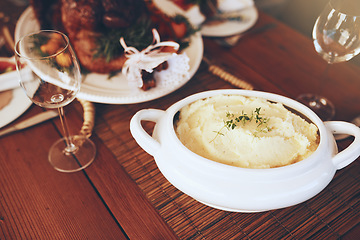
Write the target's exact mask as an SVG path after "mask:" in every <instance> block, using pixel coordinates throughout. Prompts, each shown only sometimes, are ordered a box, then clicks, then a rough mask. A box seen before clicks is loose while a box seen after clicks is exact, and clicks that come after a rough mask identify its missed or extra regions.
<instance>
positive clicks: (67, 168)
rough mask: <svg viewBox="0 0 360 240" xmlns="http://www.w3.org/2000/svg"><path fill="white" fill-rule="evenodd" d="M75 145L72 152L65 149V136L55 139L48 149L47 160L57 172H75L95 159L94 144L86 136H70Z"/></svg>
mask: <svg viewBox="0 0 360 240" xmlns="http://www.w3.org/2000/svg"><path fill="white" fill-rule="evenodd" d="M70 138H71V141H72V142H73V144H74V145H75V146H76V147H75V148H76V150H74V151H73V152H69V151H66V150H65V149H66V141H65V138H61V139H59V140H58V141H56V142H55V143H54V144H53V145H52V146H51V148H50V151H49V162H50V163H51V165H52V166H53V167H54V168H55V169H56V170H58V171H59V172H66V173H70V172H77V171H80V170H83V169H84V168H86V167H87V166H89V165H90V164H91V163H92V162H93V161H94V159H95V155H96V147H95V144H94V143H93V142H92V141H91V140H90V139H89V138H87V137H86V136H81V135H77V136H70Z"/></svg>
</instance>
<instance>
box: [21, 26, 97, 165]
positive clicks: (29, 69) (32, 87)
mask: <svg viewBox="0 0 360 240" xmlns="http://www.w3.org/2000/svg"><path fill="white" fill-rule="evenodd" d="M15 59H16V67H17V71H18V73H19V75H20V85H21V87H22V88H23V89H24V91H25V93H26V95H27V96H28V97H29V98H30V99H31V100H32V101H33V102H34V103H35V104H37V105H38V106H40V107H44V108H57V109H58V111H59V116H60V120H61V125H62V128H63V133H64V137H63V138H61V139H59V140H58V141H56V142H55V143H54V144H53V145H52V146H51V148H50V150H49V161H50V163H51V164H52V166H53V167H54V168H55V169H56V170H58V171H61V172H76V171H79V170H82V169H84V168H86V167H87V166H89V165H90V164H91V163H92V162H93V160H94V158H95V154H96V147H95V145H94V143H93V142H92V141H91V140H90V139H88V138H87V137H86V136H80V135H79V136H70V134H69V129H68V126H67V122H66V118H65V115H64V109H63V107H64V106H66V105H68V104H69V103H71V102H72V101H73V100H74V98H75V96H76V94H77V93H78V92H79V91H80V84H81V73H80V67H79V63H78V60H77V58H76V56H75V53H74V51H73V49H72V47H71V45H70V42H69V39H68V37H67V36H66V35H65V34H63V33H61V32H58V31H53V30H42V31H39V32H35V33H31V34H29V35H26V36H24V37H22V38H21V39H20V40H19V41H18V42H17V43H16V45H15Z"/></svg>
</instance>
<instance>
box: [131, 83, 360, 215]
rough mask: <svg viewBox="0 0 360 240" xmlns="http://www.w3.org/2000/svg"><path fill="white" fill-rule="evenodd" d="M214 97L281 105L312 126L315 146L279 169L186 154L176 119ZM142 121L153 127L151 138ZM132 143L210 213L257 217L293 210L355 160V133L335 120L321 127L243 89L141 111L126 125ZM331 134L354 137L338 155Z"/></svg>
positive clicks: (359, 145)
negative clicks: (239, 97) (188, 107)
mask: <svg viewBox="0 0 360 240" xmlns="http://www.w3.org/2000/svg"><path fill="white" fill-rule="evenodd" d="M218 94H239V95H243V96H254V97H261V98H265V99H268V100H270V101H274V102H280V103H283V104H284V105H285V106H287V107H289V108H291V109H294V110H296V111H298V112H300V113H302V114H303V115H304V116H306V117H307V118H308V119H309V120H310V121H312V122H313V123H314V124H315V125H317V127H318V129H319V134H320V143H319V146H318V148H317V150H316V151H315V152H314V153H313V154H312V155H311V156H310V157H308V158H306V159H304V160H302V161H300V162H297V163H294V164H291V165H288V166H284V167H278V168H271V169H246V168H239V167H233V166H229V165H225V164H221V163H218V162H215V161H212V160H208V159H206V158H203V157H201V156H199V155H197V154H195V153H193V152H191V151H190V150H189V149H187V148H186V147H185V146H184V145H183V144H182V143H181V142H180V140H179V139H178V137H177V136H176V133H175V130H174V126H173V122H174V116H175V114H176V113H177V112H178V111H179V110H180V109H181V108H182V107H184V106H185V105H188V104H190V103H192V102H194V101H196V100H198V99H203V98H207V97H210V96H214V95H218ZM141 121H152V122H155V123H156V124H155V127H154V132H153V134H152V136H150V135H149V134H148V133H147V132H146V131H145V130H144V129H143V127H142V125H141ZM130 130H131V133H132V135H133V137H134V139H135V140H136V142H137V143H138V144H139V145H140V146H141V147H142V148H143V149H144V150H145V151H146V152H148V153H149V154H150V155H152V156H154V158H155V161H156V164H157V166H158V168H159V169H160V171H161V172H162V174H163V175H164V176H165V178H166V179H167V180H168V181H169V182H170V183H171V184H173V185H174V186H175V187H176V188H178V189H179V190H180V191H182V192H184V193H185V194H187V195H189V196H191V197H193V198H194V199H196V200H198V201H199V202H202V203H204V204H206V205H208V206H212V207H214V208H218V209H222V210H227V211H236V212H258V211H267V210H272V209H278V208H284V207H288V206H292V205H295V204H298V203H301V202H303V201H306V200H308V199H310V198H311V197H313V196H315V195H316V194H318V193H319V192H320V191H322V190H323V189H324V188H325V187H326V186H327V185H328V184H329V182H330V181H331V180H332V178H333V176H334V174H335V172H336V170H338V169H341V168H343V167H345V166H347V165H349V164H350V163H351V162H353V161H354V160H356V159H357V158H358V157H359V156H360V128H358V127H357V126H355V125H353V124H351V123H347V122H340V121H329V122H325V123H324V122H322V121H321V120H320V118H319V117H318V116H317V115H316V114H315V113H314V112H313V111H311V110H310V109H309V108H307V107H305V106H304V105H302V104H300V103H299V102H297V101H294V100H292V99H289V98H287V97H283V96H280V95H276V94H271V93H266V92H259V91H247V90H238V89H232V90H214V91H208V92H202V93H198V94H194V95H191V96H189V97H187V98H185V99H183V100H181V101H179V102H177V103H175V104H173V105H172V106H171V107H169V108H168V109H167V110H166V111H163V110H156V109H144V110H140V111H139V112H137V113H136V114H135V115H134V116H133V118H132V119H131V122H130ZM334 133H338V134H349V135H352V136H354V141H353V142H352V143H351V144H350V146H348V147H347V148H346V149H345V150H343V151H341V152H340V153H338V150H337V145H336V142H335V140H334V136H333V134H334Z"/></svg>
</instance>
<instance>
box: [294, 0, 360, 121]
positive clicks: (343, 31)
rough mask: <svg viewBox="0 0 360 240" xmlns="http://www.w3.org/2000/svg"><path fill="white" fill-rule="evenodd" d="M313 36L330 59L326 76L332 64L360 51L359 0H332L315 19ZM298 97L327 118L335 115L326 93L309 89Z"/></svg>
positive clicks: (318, 46) (318, 51)
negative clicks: (321, 94)
mask: <svg viewBox="0 0 360 240" xmlns="http://www.w3.org/2000/svg"><path fill="white" fill-rule="evenodd" d="M312 36H313V40H314V46H315V50H316V52H317V53H318V54H319V55H320V56H321V57H322V58H323V59H324V60H325V61H326V62H327V63H328V65H327V68H326V70H325V72H324V78H326V77H327V75H328V70H329V66H330V65H331V64H333V63H338V62H344V61H348V60H350V59H351V58H353V57H354V56H356V55H357V54H359V52H360V1H359V0H330V1H329V2H328V3H327V5H326V6H325V8H324V9H323V11H322V12H321V14H320V15H319V17H318V18H317V20H316V22H315V25H314V29H313V33H312ZM324 80H326V79H324ZM322 84H325V83H322ZM297 100H298V101H300V102H302V103H304V104H305V105H307V106H308V107H310V108H311V109H312V110H313V111H314V112H316V113H317V114H318V115H319V117H320V118H321V119H322V120H324V121H326V120H331V119H332V118H333V117H334V115H335V107H334V105H333V104H332V103H331V102H330V101H329V100H328V99H327V98H325V97H323V96H320V95H317V94H311V93H308V94H302V95H300V96H299V97H298V98H297Z"/></svg>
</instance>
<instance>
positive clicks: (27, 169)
mask: <svg viewBox="0 0 360 240" xmlns="http://www.w3.org/2000/svg"><path fill="white" fill-rule="evenodd" d="M40 111H41V109H40V108H39V107H36V106H34V107H33V108H32V109H30V111H29V112H28V113H27V114H25V115H24V116H23V117H22V118H21V119H25V118H26V117H28V116H30V115H33V114H34V113H38V112H40ZM21 119H20V120H21ZM57 121H58V120H55V121H54V122H57ZM70 122H71V123H72V124H73V121H70ZM76 127H79V125H76V121H75V124H73V127H72V129H74V128H76ZM59 137H60V136H59V133H58V132H57V130H56V129H55V128H54V125H53V122H52V121H49V122H46V123H43V124H41V125H38V126H35V127H33V128H30V129H27V130H24V131H21V132H17V133H14V134H12V135H9V136H6V137H2V138H1V139H0V166H1V167H0V239H127V237H126V235H125V234H124V233H123V232H122V229H121V228H120V227H119V225H118V223H117V221H116V220H115V219H114V218H113V216H112V214H111V213H110V212H109V211H108V209H107V208H106V206H105V205H104V203H103V202H102V200H101V198H99V195H98V192H97V191H95V189H94V187H93V186H92V184H91V182H89V179H88V177H87V176H86V174H84V172H81V171H80V172H77V173H71V174H66V173H60V172H58V171H56V170H54V169H53V168H52V166H51V165H50V163H49V162H48V160H47V153H48V149H49V148H50V146H51V144H52V143H53V142H55V140H57V139H58V138H59ZM99 161H101V160H99Z"/></svg>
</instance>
